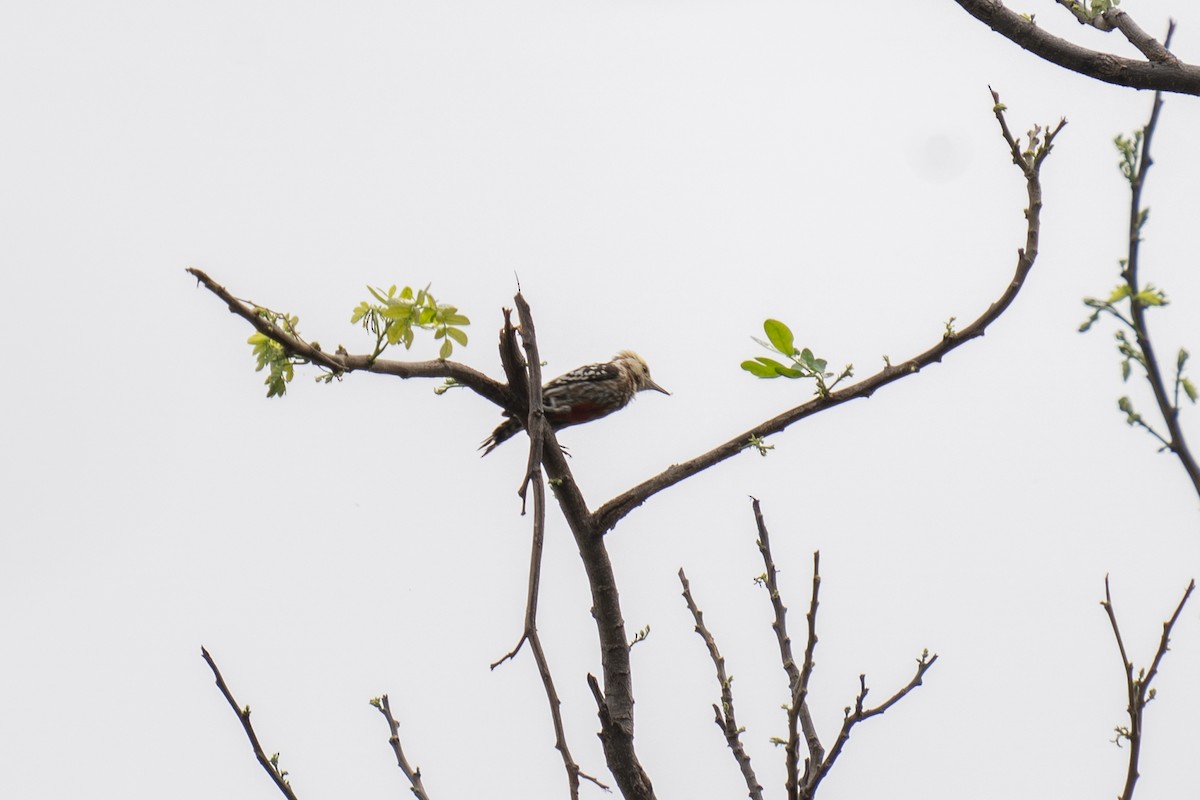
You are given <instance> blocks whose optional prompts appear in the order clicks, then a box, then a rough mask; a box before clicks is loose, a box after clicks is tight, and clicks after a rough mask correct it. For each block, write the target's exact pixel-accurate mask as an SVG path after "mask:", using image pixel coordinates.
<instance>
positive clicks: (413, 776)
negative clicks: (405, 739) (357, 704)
mask: <svg viewBox="0 0 1200 800" xmlns="http://www.w3.org/2000/svg"><path fill="white" fill-rule="evenodd" d="M371 705H373V706H375V707H376V708H377V709H379V713H380V714H383V718H384V719H386V720H387V724H388V731H389V736H388V744H389V745H391V746H392V752H393V753H395V754H396V766H398V767H400V771H401V772H403V773H404V777H406V778H408V783H409V786H410V788H411V789H412V793H413V794H414V795H415V796H416V798H417V800H429V795H428V794H427V793H426V792H425V785H424V784H423V783H422V782H421V768H420V767H414V766H413V765H412V764H410V763H408V758H406V757H405V755H404V748H403V747H401V746H400V723H399V722H397V721H396V717H395V716H393V715H392V704H391V703H390V702H389V701H388V696H387V695H386V694H385V695H383V696H382V697H379V698H378V699H377V700H372V701H371Z"/></svg>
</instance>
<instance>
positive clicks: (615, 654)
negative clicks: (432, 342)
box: [500, 295, 654, 800]
mask: <svg viewBox="0 0 1200 800" xmlns="http://www.w3.org/2000/svg"><path fill="white" fill-rule="evenodd" d="M517 305H518V308H521V307H523V312H522V313H523V315H524V316H522V329H523V330H522V332H521V333H522V336H527V335H530V334H531V333H532V331H533V324H532V314H531V312H530V311H529V307H528V305H525V303H524V298H522V297H520V296H519V295H518V303H517ZM516 335H517V332H516V331H515V330H514V329H513V327H512V326H511V325H510V324H507V323H506V326H505V329H504V330H503V331H502V333H501V343H500V349H501V354H502V360H506V363H507V361H513V360H514V359H513V356H512V353H514V352H516V348H517V345H516ZM527 344H528V343H527ZM536 352H537V350H536V345H535V346H534V347H533V348H532V350H530V351H529V353H530V357H531V359H535V358H536ZM506 353H507V354H508V355H504V354H506ZM507 371H509V370H508V368H507V367H506V372H507ZM521 371H522V372H523V370H521ZM528 380H529V381H530V382H532V375H531V376H530V378H528ZM538 388H539V390H540V388H541V387H540V386H539V387H538ZM527 413H528V412H527ZM540 429H541V435H542V437H543V443H542V446H541V450H542V456H541V457H542V460H543V465H544V466H545V468H546V473H547V475H548V477H549V483H550V487H551V488H552V489H553V490H554V496H555V499H556V500H557V501H558V504H559V508H560V509H561V510H562V513H563V517H564V518H565V519H566V521H567V525H568V527H569V528H570V530H571V534H572V536H573V537H574V539H575V544H576V546H577V547H578V549H579V556H580V559H581V560H582V561H583V566H584V570H585V572H586V573H587V576H588V587H589V588H590V589H591V593H592V617H593V618H594V619H595V620H596V631H597V633H598V635H599V639H600V659H601V667H602V673H603V676H604V689H603V691H601V689H600V685H599V683H596V682H595V678H594V677H592V676H589V685H592V684H594V686H593V693H594V694H595V696H596V702H597V708H598V711H599V717H600V734H599V735H600V741H601V743H602V744H603V745H604V757H605V762H606V763H607V764H608V768H609V770H610V771H611V772H612V774H613V778H614V780H615V781H616V784H617V787H618V789H620V791H621V793H622V795H624V797H625V798H626V800H653V798H654V790H653V787H652V784H651V782H650V778H649V776H648V775H647V774H646V772H645V770H644V769H643V768H642V766H641V763H640V762H639V761H638V758H637V753H636V751H635V749H634V746H633V676H632V671H631V666H630V661H629V639H628V636H627V635H626V633H625V620H624V618H623V617H622V615H621V602H620V595H619V593H618V591H617V581H616V575H615V573H614V572H613V567H612V561H611V560H610V559H609V556H608V550H607V548H606V546H605V544H604V537H603V536H601V535H600V533H599V532H598V531H597V530H596V526H595V520H594V518H593V516H592V514H591V512H590V511H589V510H588V507H587V502H586V501H585V500H584V497H583V493H582V492H581V491H580V490H579V486H578V484H577V483H576V482H575V478H574V476H573V475H572V474H571V469H570V466H569V465H568V464H567V460H566V457H565V456H564V455H563V452H562V449H561V448H560V447H559V445H558V440H557V438H556V437H555V435H554V431H553V430H551V428H550V426H549V425H548V424H545V421H544V418H543V423H542V425H541V426H540ZM534 438H536V436H532V437H531V442H532V441H533V440H534ZM526 475H528V468H527V472H526ZM536 491H537V490H536V489H535V492H536ZM535 497H536V495H535ZM568 769H570V768H569V767H568ZM580 775H581V777H589V778H590V776H586V775H583V773H580ZM592 780H594V779H592Z"/></svg>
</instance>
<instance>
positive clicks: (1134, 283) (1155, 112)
mask: <svg viewBox="0 0 1200 800" xmlns="http://www.w3.org/2000/svg"><path fill="white" fill-rule="evenodd" d="M1174 32H1175V24H1174V23H1173V22H1172V23H1171V25H1170V27H1169V28H1168V30H1167V37H1166V41H1167V43H1168V44H1170V41H1171V37H1172V35H1173V34H1174ZM1162 102H1163V101H1162V92H1155V94H1154V107H1153V109H1152V110H1151V112H1150V120H1149V121H1148V122H1147V123H1146V127H1145V128H1143V129H1142V138H1141V152H1140V153H1138V154H1137V155H1136V158H1137V169H1136V170H1133V171H1132V172H1131V174H1130V176H1129V189H1130V191H1129V194H1130V201H1129V256H1128V258H1127V259H1126V260H1125V268H1124V269H1123V270H1122V271H1121V278H1122V279H1123V280H1124V281H1125V283H1126V285H1127V286H1128V287H1129V292H1130V297H1129V314H1130V320H1129V322H1130V326H1131V327H1132V328H1133V332H1134V336H1135V337H1136V338H1137V344H1138V348H1139V349H1140V350H1141V352H1142V359H1141V364H1142V367H1143V368H1144V369H1145V371H1146V381H1147V382H1148V383H1149V384H1150V389H1151V391H1152V392H1153V393H1154V402H1155V404H1156V405H1157V406H1158V412H1159V414H1160V415H1161V416H1162V420H1163V423H1164V424H1165V425H1166V427H1167V434H1168V436H1166V437H1163V436H1161V435H1159V434H1158V432H1157V431H1155V430H1154V429H1153V428H1151V427H1150V426H1149V425H1146V424H1145V423H1144V422H1143V423H1141V426H1142V427H1144V428H1145V429H1146V430H1148V431H1150V433H1151V434H1153V435H1154V436H1156V437H1157V438H1158V439H1159V441H1161V442H1162V443H1163V446H1164V447H1165V448H1166V449H1168V450H1170V451H1171V452H1172V453H1174V454H1175V455H1176V456H1177V457H1178V458H1179V461H1180V463H1181V464H1182V465H1183V469H1184V471H1185V472H1186V473H1187V476H1188V478H1189V479H1190V480H1191V482H1192V487H1193V488H1194V489H1195V491H1196V494H1197V495H1200V464H1198V463H1197V462H1196V458H1195V456H1193V455H1192V451H1191V449H1190V448H1189V447H1188V444H1187V440H1186V439H1185V438H1184V434H1183V428H1182V426H1181V425H1180V424H1179V404H1178V392H1177V391H1175V392H1174V393H1173V392H1172V389H1169V388H1168V387H1167V382H1166V380H1165V379H1164V378H1163V373H1162V369H1161V367H1160V366H1159V363H1158V357H1157V356H1155V354H1154V343H1153V342H1152V340H1151V339H1150V328H1149V323H1148V322H1147V321H1146V306H1145V305H1144V304H1143V303H1142V302H1141V301H1140V300H1139V299H1138V293H1139V292H1140V291H1141V282H1140V277H1139V274H1138V270H1139V268H1140V266H1141V259H1140V257H1139V256H1140V249H1141V241H1142V227H1143V225H1144V224H1145V219H1146V216H1145V211H1144V210H1143V209H1142V190H1143V189H1144V188H1145V184H1146V175H1147V173H1148V172H1149V170H1150V166H1151V165H1152V164H1153V163H1154V160H1153V159H1152V158H1151V157H1150V143H1151V141H1152V139H1153V138H1154V131H1155V129H1156V128H1157V127H1158V117H1159V112H1160V111H1161V110H1162ZM1173 394H1174V400H1173V399H1172V395H1173Z"/></svg>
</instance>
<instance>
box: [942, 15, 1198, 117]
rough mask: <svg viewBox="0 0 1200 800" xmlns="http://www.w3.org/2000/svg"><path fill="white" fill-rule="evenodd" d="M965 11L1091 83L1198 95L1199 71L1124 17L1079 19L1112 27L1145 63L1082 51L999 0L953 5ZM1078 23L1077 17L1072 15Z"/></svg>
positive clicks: (1018, 43) (1098, 52)
mask: <svg viewBox="0 0 1200 800" xmlns="http://www.w3.org/2000/svg"><path fill="white" fill-rule="evenodd" d="M955 2H957V3H958V4H959V5H960V6H962V8H963V10H964V11H966V12H967V13H968V14H970V15H971V16H973V17H975V19H977V20H979V21H980V22H982V23H983V24H985V25H987V26H988V27H989V28H991V29H992V30H994V31H995V32H996V33H998V34H1000V35H1001V36H1003V37H1004V38H1006V39H1008V40H1009V41H1011V42H1013V43H1014V44H1017V45H1019V46H1020V47H1022V48H1024V49H1025V50H1028V51H1029V52H1031V53H1033V54H1034V55H1036V56H1038V57H1039V58H1042V59H1045V60H1046V61H1049V62H1050V63H1052V64H1057V65H1058V66H1060V67H1063V68H1065V69H1068V70H1070V71H1072V72H1077V73H1079V74H1080V75H1085V76H1087V77H1089V78H1095V79H1096V80H1098V81H1103V82H1104V83H1112V84H1115V85H1117V86H1127V87H1129V88H1132V89H1151V90H1159V91H1164V92H1175V93H1177V94H1190V95H1196V96H1200V66H1196V65H1194V64H1185V63H1183V62H1181V61H1179V59H1177V58H1175V56H1173V55H1171V54H1170V53H1169V52H1168V51H1167V50H1166V48H1165V47H1162V46H1161V45H1158V46H1157V47H1156V45H1157V42H1155V41H1154V40H1153V39H1152V38H1151V37H1150V36H1148V35H1147V34H1146V33H1145V32H1144V31H1142V30H1141V28H1139V27H1138V26H1137V25H1136V23H1134V22H1133V20H1132V19H1130V18H1129V17H1128V15H1125V14H1124V12H1117V13H1116V14H1108V13H1106V14H1105V15H1104V24H1105V25H1107V26H1108V27H1107V28H1105V27H1102V26H1101V25H1095V24H1094V23H1092V22H1091V21H1088V20H1081V22H1086V23H1087V24H1092V25H1093V27H1096V28H1098V29H1099V30H1106V29H1111V28H1116V29H1118V30H1120V31H1121V32H1122V33H1123V34H1124V35H1125V36H1126V38H1127V39H1129V41H1130V42H1131V43H1133V44H1134V46H1136V47H1138V48H1139V49H1140V50H1141V51H1142V53H1143V54H1145V55H1146V56H1147V58H1148V59H1149V60H1146V61H1138V60H1137V59H1133V58H1125V57H1123V56H1117V55H1113V54H1111V53H1102V52H1100V51H1098V50H1089V49H1087V48H1085V47H1080V46H1079V45H1077V44H1074V43H1073V42H1070V41H1068V40H1066V39H1063V38H1060V37H1058V36H1054V35H1053V34H1051V33H1048V32H1047V31H1045V30H1044V29H1042V28H1040V27H1038V26H1037V25H1036V24H1034V23H1033V22H1032V21H1031V20H1029V19H1027V18H1026V17H1024V16H1022V15H1021V14H1018V13H1017V12H1015V11H1011V10H1009V9H1008V8H1006V7H1005V5H1004V4H1003V3H1002V2H999V0H955ZM1076 16H1077V18H1078V15H1076Z"/></svg>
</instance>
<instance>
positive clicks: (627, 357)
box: [613, 350, 670, 395]
mask: <svg viewBox="0 0 1200 800" xmlns="http://www.w3.org/2000/svg"><path fill="white" fill-rule="evenodd" d="M613 361H614V362H616V363H617V364H619V365H621V366H622V367H624V368H625V369H626V370H628V371H629V374H630V375H632V376H633V385H634V386H635V387H636V388H637V391H639V392H644V391H646V390H647V389H653V390H654V391H656V392H662V393H663V394H667V395H669V394H670V392H668V391H667V390H666V389H664V388H662V387H661V386H659V385H658V384H657V383H655V382H654V380H653V379H652V378H651V377H650V367H649V365H648V364H646V360H645V359H644V358H642V357H641V356H639V355H638V354H637V353H635V352H633V351H632V350H622V351H621V352H619V353H617V356H616V358H614V359H613Z"/></svg>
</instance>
